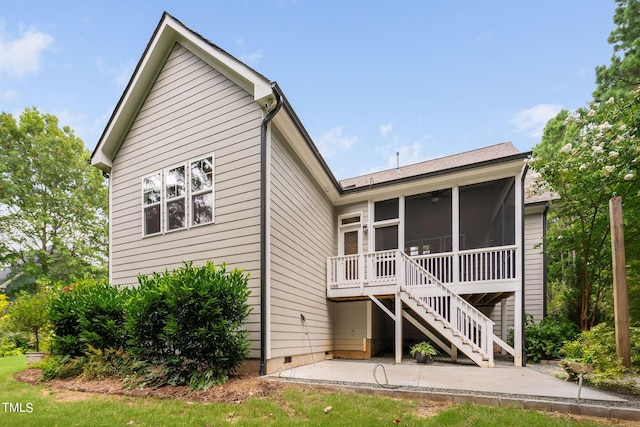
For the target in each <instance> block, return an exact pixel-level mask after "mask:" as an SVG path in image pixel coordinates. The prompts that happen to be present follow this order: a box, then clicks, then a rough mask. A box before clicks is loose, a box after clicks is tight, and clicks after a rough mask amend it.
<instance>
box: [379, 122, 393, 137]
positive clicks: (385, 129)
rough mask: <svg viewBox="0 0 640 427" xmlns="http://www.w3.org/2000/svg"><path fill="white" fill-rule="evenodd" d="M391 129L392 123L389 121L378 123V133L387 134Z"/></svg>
mask: <svg viewBox="0 0 640 427" xmlns="http://www.w3.org/2000/svg"><path fill="white" fill-rule="evenodd" d="M391 129H393V123H391V122H389V123H387V124H386V125H380V135H382V136H387V134H388V133H389V132H390V131H391Z"/></svg>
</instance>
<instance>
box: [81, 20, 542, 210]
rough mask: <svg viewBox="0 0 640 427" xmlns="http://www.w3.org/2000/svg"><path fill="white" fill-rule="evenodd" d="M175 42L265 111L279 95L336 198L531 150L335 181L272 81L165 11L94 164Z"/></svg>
mask: <svg viewBox="0 0 640 427" xmlns="http://www.w3.org/2000/svg"><path fill="white" fill-rule="evenodd" d="M176 43H180V44H181V45H183V46H184V47H186V48H187V49H189V50H190V51H192V52H193V53H194V54H196V55H197V56H198V57H199V58H201V59H202V60H204V61H205V62H207V63H208V64H209V65H211V66H212V67H213V68H215V69H216V70H217V71H219V72H220V73H222V74H223V75H225V76H226V77H227V78H229V79H230V80H232V81H233V82H234V83H236V84H237V85H238V86H240V87H241V88H243V89H244V90H246V91H247V92H248V93H250V94H252V95H253V98H254V100H255V101H256V102H257V103H258V105H260V107H261V108H263V110H264V111H265V112H266V111H270V110H271V109H272V108H273V107H274V106H275V104H276V102H277V99H278V98H280V99H281V102H282V105H283V107H284V108H283V109H282V111H283V112H285V113H286V114H281V113H280V114H276V115H275V117H274V120H273V123H274V124H275V125H276V126H277V127H278V128H280V129H281V130H283V131H284V132H287V129H289V130H290V131H293V132H296V133H297V135H299V137H301V139H302V141H303V142H304V143H303V144H294V145H295V146H293V145H292V147H293V148H294V151H296V153H297V154H298V155H299V156H300V158H301V159H302V160H303V162H305V164H306V165H307V167H308V169H309V171H310V172H311V173H312V175H314V177H315V179H317V180H318V182H319V183H320V184H321V186H322V188H324V190H325V192H326V193H327V195H328V196H329V197H330V198H331V199H332V200H333V201H334V202H335V201H336V200H337V199H340V198H341V196H343V195H346V194H352V193H354V192H360V191H367V190H370V189H374V188H378V187H381V186H387V185H393V184H397V183H402V182H405V181H415V180H419V179H422V178H427V177H431V176H437V175H443V174H447V173H453V172H457V171H463V170H466V169H471V168H475V167H482V166H489V165H496V164H500V163H506V162H510V161H514V160H524V159H526V158H527V157H529V155H530V154H531V153H530V152H525V153H520V152H519V151H518V149H517V148H516V147H515V146H514V145H513V144H512V143H510V142H505V143H502V144H497V145H493V146H490V147H485V148H480V149H477V150H472V151H467V152H464V153H460V154H456V155H452V156H447V157H442V158H438V159H434V160H428V161H425V162H421V163H416V164H412V165H408V166H403V167H401V168H397V169H389V170H386V171H381V172H375V173H370V174H366V175H362V176H358V177H355V178H349V179H345V180H343V181H340V182H338V181H337V180H336V178H335V177H334V175H333V173H332V172H331V170H330V169H329V167H328V165H327V164H326V162H325V160H324V159H323V157H322V155H321V154H320V152H319V150H318V148H317V147H316V145H315V144H314V142H313V140H312V139H311V137H310V136H309V134H308V133H307V131H306V129H305V128H304V126H303V124H302V122H301V121H300V119H299V118H298V117H297V115H296V113H295V111H294V110H293V108H292V107H291V105H290V104H289V102H288V101H287V99H286V97H285V96H284V93H283V92H282V90H281V89H280V88H279V87H278V85H277V84H276V83H275V82H271V81H270V80H269V79H267V78H266V77H265V76H263V75H262V74H260V73H259V72H257V71H256V70H254V69H253V68H251V67H249V66H248V65H246V64H244V63H243V62H242V61H240V60H238V59H237V58H235V57H234V56H232V55H231V54H229V53H228V52H226V51H225V50H223V49H222V48H220V47H218V46H217V45H215V44H214V43H212V42H211V41H209V40H207V39H206V38H204V37H203V36H201V35H200V34H198V33H196V32H195V31H193V30H191V29H190V28H188V27H186V26H185V25H184V24H182V23H181V22H180V21H178V20H177V19H176V18H174V17H173V16H171V15H170V14H168V13H167V12H164V13H163V15H162V18H161V19H160V22H159V23H158V26H157V27H156V29H155V31H154V33H153V35H152V37H151V39H150V41H149V43H148V44H147V46H146V48H145V51H144V53H143V55H142V57H141V58H140V61H139V62H138V64H137V66H136V69H135V71H134V73H133V76H132V77H131V79H130V81H129V83H128V84H127V87H126V88H125V91H124V93H123V94H122V96H121V98H120V100H119V101H118V103H117V105H116V107H115V109H114V111H113V114H112V115H111V117H110V119H109V121H108V123H107V126H106V127H105V129H104V131H103V133H102V135H101V137H100V139H99V141H98V144H97V145H96V148H95V149H94V151H93V153H92V155H91V164H92V165H94V166H96V167H97V168H99V169H102V170H103V171H105V172H110V171H111V166H112V161H113V159H114V157H115V155H116V153H117V151H118V149H119V148H120V145H121V144H122V142H123V140H124V138H125V137H126V135H127V132H128V130H129V128H130V126H131V124H132V122H133V120H134V119H135V117H136V115H137V113H138V111H139V109H140V108H141V106H142V103H143V102H144V100H145V98H146V96H147V94H148V93H149V91H150V90H151V87H152V86H153V84H154V82H155V79H156V78H157V76H158V74H159V73H160V71H161V69H162V67H163V65H164V63H165V61H166V59H167V57H168V55H169V53H170V52H171V50H172V48H173V46H174V45H175V44H176ZM289 134H290V133H289Z"/></svg>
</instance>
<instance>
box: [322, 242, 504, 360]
mask: <svg viewBox="0 0 640 427" xmlns="http://www.w3.org/2000/svg"><path fill="white" fill-rule="evenodd" d="M327 270H328V278H329V279H328V286H329V288H330V289H331V288H336V287H339V288H360V291H362V290H363V289H364V287H365V286H372V287H375V286H381V285H387V286H393V288H394V289H398V290H402V291H404V292H406V293H407V294H408V295H410V296H411V298H413V299H415V300H416V301H418V305H419V306H421V307H423V309H424V310H426V311H427V312H429V313H431V314H432V315H433V316H435V317H436V318H438V319H439V320H441V321H442V322H444V323H446V324H447V325H449V328H450V329H452V330H453V331H455V333H456V334H457V335H459V336H460V337H462V339H463V340H464V341H465V342H468V343H470V344H471V345H472V346H474V347H475V348H477V349H478V351H480V352H481V353H482V354H483V355H485V357H487V358H490V357H492V356H491V355H492V351H493V348H492V345H493V341H492V339H491V338H492V335H491V336H489V334H493V321H492V320H491V319H489V318H487V317H486V316H484V315H483V314H482V313H481V312H480V311H478V310H477V309H476V308H475V307H473V306H472V305H471V304H470V303H468V302H467V301H466V300H465V299H464V298H462V297H460V296H459V295H457V294H456V293H455V292H453V291H451V290H450V289H449V288H448V287H447V286H446V285H445V284H443V283H442V281H441V280H440V279H439V278H438V277H437V276H436V275H434V274H431V273H430V272H429V271H428V270H427V269H426V268H424V267H423V266H422V265H421V264H420V263H419V262H418V261H417V260H415V259H412V258H410V257H409V256H407V255H406V254H405V253H403V252H402V251H399V250H391V251H382V252H374V253H371V254H360V255H348V256H343V257H332V258H329V259H328V260H327ZM425 288H428V289H429V292H428V293H427V294H424V293H423V292H420V291H421V290H424V289H425ZM393 292H395V291H393Z"/></svg>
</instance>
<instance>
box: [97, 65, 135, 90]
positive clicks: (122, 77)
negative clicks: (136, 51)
mask: <svg viewBox="0 0 640 427" xmlns="http://www.w3.org/2000/svg"><path fill="white" fill-rule="evenodd" d="M96 68H98V71H100V73H101V74H102V75H104V76H107V77H109V78H111V79H113V82H114V83H115V84H116V85H117V86H118V87H119V88H122V89H124V88H125V87H126V86H127V83H129V80H130V79H131V76H132V75H133V70H134V68H135V64H134V63H133V62H132V61H129V62H125V63H122V64H120V65H117V66H106V65H105V64H104V61H103V60H102V58H100V57H98V58H96Z"/></svg>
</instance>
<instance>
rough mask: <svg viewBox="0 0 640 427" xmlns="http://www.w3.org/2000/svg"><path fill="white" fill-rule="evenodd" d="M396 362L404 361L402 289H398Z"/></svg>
mask: <svg viewBox="0 0 640 427" xmlns="http://www.w3.org/2000/svg"><path fill="white" fill-rule="evenodd" d="M395 303H396V309H395V312H396V333H395V335H396V344H395V349H396V363H397V364H400V363H402V299H401V298H400V289H398V290H397V291H396V301H395Z"/></svg>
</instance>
